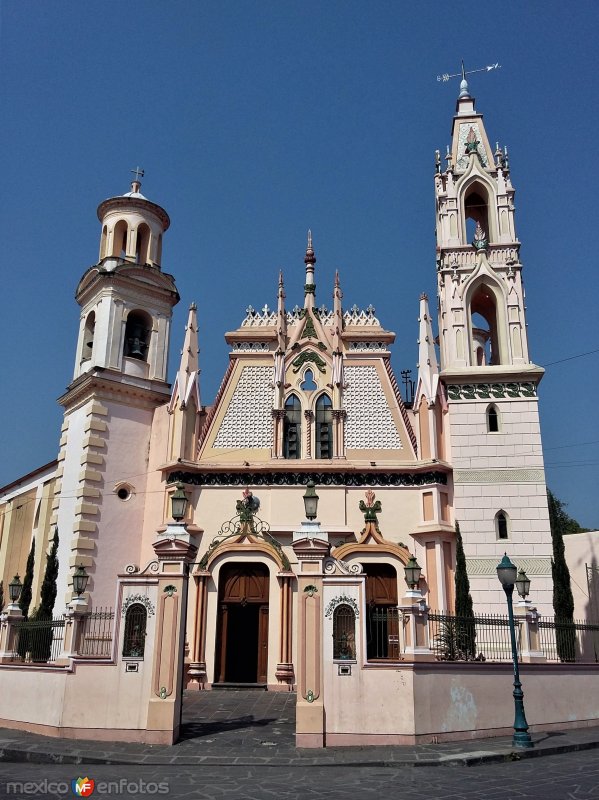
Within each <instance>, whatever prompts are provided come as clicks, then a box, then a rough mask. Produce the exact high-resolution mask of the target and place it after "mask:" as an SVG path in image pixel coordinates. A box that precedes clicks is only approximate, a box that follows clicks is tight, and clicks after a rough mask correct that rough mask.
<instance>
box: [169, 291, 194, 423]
mask: <svg viewBox="0 0 599 800" xmlns="http://www.w3.org/2000/svg"><path fill="white" fill-rule="evenodd" d="M196 311H197V306H196V304H195V303H192V304H191V305H190V306H189V316H188V318H187V325H186V326H185V339H184V341H183V349H182V350H181V362H180V364H179V369H178V371H177V377H176V380H175V383H174V386H173V394H172V397H171V406H172V404H173V401H174V400H175V398H176V396H178V398H179V407H180V408H185V406H186V405H187V401H188V400H189V397H190V395H191V393H192V391H193V388H194V386H196V392H197V401H198V411H199V407H200V406H199V399H200V398H199V385H198V375H199V359H198V354H199V352H200V348H199V347H198V320H197V315H196Z"/></svg>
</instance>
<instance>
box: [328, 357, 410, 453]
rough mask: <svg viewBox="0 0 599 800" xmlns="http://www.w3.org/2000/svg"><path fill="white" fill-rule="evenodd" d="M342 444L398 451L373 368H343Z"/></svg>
mask: <svg viewBox="0 0 599 800" xmlns="http://www.w3.org/2000/svg"><path fill="white" fill-rule="evenodd" d="M345 380H346V382H347V389H346V390H345V396H344V399H343V406H344V408H345V410H346V412H347V418H346V421H345V446H346V448H349V449H350V450H372V449H375V450H401V446H402V445H401V439H400V436H399V431H398V430H397V428H396V426H395V422H394V421H393V416H392V414H391V411H390V409H389V406H388V404H387V398H386V397H385V393H384V392H383V387H382V385H381V380H380V378H379V376H378V373H377V371H376V367H374V366H372V367H369V366H363V367H350V366H346V367H345Z"/></svg>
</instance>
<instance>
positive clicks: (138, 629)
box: [123, 603, 148, 658]
mask: <svg viewBox="0 0 599 800" xmlns="http://www.w3.org/2000/svg"><path fill="white" fill-rule="evenodd" d="M147 620H148V612H147V611H146V609H145V608H144V606H143V605H142V604H141V603H133V605H131V606H129V608H128V609H127V613H126V614H125V634H124V636H123V658H143V657H144V649H145V646H146V623H147Z"/></svg>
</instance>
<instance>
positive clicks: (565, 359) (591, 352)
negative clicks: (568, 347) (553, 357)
mask: <svg viewBox="0 0 599 800" xmlns="http://www.w3.org/2000/svg"><path fill="white" fill-rule="evenodd" d="M593 353H599V348H597V350H589V351H588V353H578V354H577V355H575V356H568V357H567V358H560V359H558V361H549V362H548V363H547V364H541V365H540V366H541V367H552V366H553V365H554V364H563V363H564V361H573V360H574V359H575V358H582V357H583V356H592V355H593Z"/></svg>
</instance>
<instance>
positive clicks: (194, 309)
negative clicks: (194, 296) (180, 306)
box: [189, 303, 198, 311]
mask: <svg viewBox="0 0 599 800" xmlns="http://www.w3.org/2000/svg"><path fill="white" fill-rule="evenodd" d="M189 310H190V311H197V310H198V307H197V305H196V304H195V303H191V304H190V306H189Z"/></svg>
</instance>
